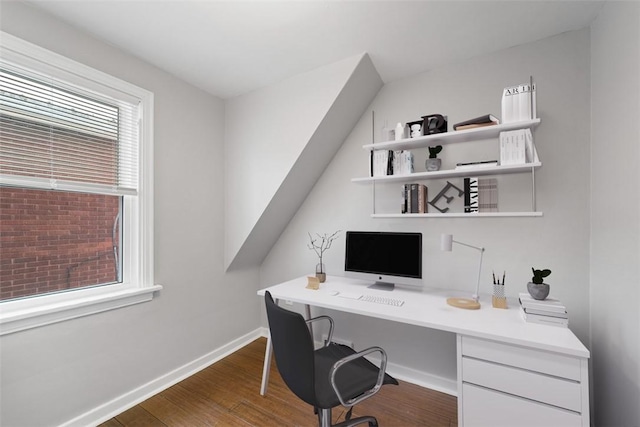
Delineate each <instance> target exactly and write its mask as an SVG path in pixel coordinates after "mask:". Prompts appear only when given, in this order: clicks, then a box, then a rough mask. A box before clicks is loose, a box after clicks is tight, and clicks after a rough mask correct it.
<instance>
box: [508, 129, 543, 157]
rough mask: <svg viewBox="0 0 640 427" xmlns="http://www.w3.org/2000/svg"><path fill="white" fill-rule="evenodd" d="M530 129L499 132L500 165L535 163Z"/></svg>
mask: <svg viewBox="0 0 640 427" xmlns="http://www.w3.org/2000/svg"><path fill="white" fill-rule="evenodd" d="M537 161H538V158H537V153H536V152H535V149H534V147H533V135H532V134H531V129H518V130H511V131H505V132H500V164H501V165H502V166H507V165H523V164H525V163H533V162H537Z"/></svg>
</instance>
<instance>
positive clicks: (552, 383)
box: [258, 276, 589, 427]
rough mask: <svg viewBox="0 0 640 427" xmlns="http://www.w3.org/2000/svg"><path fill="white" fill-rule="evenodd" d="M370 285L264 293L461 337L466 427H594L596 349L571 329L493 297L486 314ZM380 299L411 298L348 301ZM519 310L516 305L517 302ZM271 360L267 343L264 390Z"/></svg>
mask: <svg viewBox="0 0 640 427" xmlns="http://www.w3.org/2000/svg"><path fill="white" fill-rule="evenodd" d="M369 283H370V282H365V281H361V280H355V279H347V278H344V277H333V276H329V277H327V281H326V282H325V283H323V284H321V285H320V290H318V291H314V290H310V289H306V285H307V279H306V277H300V278H297V279H294V280H290V281H288V282H284V283H281V284H278V285H275V286H271V287H269V288H266V289H262V290H260V291H258V295H261V296H264V294H265V291H267V290H268V291H269V292H271V295H272V296H273V298H274V299H276V300H286V301H292V302H296V303H300V304H304V305H305V306H306V307H307V314H309V308H308V307H309V306H317V307H323V308H327V309H331V310H338V311H344V312H348V313H355V314H360V315H363V316H370V317H377V318H380V319H386V320H391V321H395V322H400V323H407V324H411V325H417V326H422V327H425V328H432V329H439V330H443V331H448V332H453V333H455V334H456V336H457V370H458V375H457V383H458V423H459V425H460V426H465V425H466V426H471V425H491V426H499V425H504V426H513V425H519V426H525V425H531V426H541V425H544V426H554V425H558V426H573V425H575V426H585V427H586V426H589V377H588V359H589V351H588V350H587V349H586V348H585V346H584V345H583V344H582V343H581V342H580V341H579V340H578V338H577V337H576V336H575V335H574V334H573V332H571V330H569V329H567V328H560V327H555V326H545V325H538V324H531V323H526V322H525V321H524V320H522V318H521V317H520V313H519V311H518V310H519V309H518V307H514V306H512V307H509V309H506V310H505V309H496V308H493V307H492V306H491V301H490V298H488V297H487V298H484V299H481V303H482V307H481V309H480V310H463V309H459V308H454V307H451V306H449V305H447V303H446V298H447V297H448V296H455V295H453V294H452V293H451V292H445V291H442V290H433V289H424V290H414V289H404V288H396V289H395V290H394V291H393V292H391V293H389V292H388V291H382V290H374V289H369V288H367V285H368V284H369ZM335 292H342V293H343V294H351V295H353V294H372V295H382V296H388V297H392V298H396V299H401V300H404V304H403V305H402V306H401V307H395V306H390V305H385V304H376V303H370V302H363V301H358V300H356V299H352V298H342V297H340V294H338V295H333V294H334V293H335ZM512 305H514V304H512ZM270 360H271V342H270V341H269V342H268V343H267V350H266V353H265V365H264V370H263V379H262V380H263V384H262V390H261V393H262V394H264V393H265V392H266V385H267V382H268V376H269V363H270Z"/></svg>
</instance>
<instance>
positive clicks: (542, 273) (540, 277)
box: [531, 267, 551, 285]
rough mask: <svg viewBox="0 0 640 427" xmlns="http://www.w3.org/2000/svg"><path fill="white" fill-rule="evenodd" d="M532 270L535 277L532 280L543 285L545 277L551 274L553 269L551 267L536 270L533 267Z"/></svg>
mask: <svg viewBox="0 0 640 427" xmlns="http://www.w3.org/2000/svg"><path fill="white" fill-rule="evenodd" d="M531 271H533V278H532V279H531V281H532V282H533V283H535V284H536V285H541V284H542V283H543V282H544V278H545V277H547V276H549V275H550V274H551V270H549V269H544V270H535V269H534V268H533V267H531Z"/></svg>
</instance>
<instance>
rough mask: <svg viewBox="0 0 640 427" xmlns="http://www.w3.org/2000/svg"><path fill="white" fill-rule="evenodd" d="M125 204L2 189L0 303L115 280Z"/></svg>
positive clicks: (108, 198)
mask: <svg viewBox="0 0 640 427" xmlns="http://www.w3.org/2000/svg"><path fill="white" fill-rule="evenodd" d="M120 202H121V198H120V196H105V195H98V194H85V193H72V192H63V191H47V190H34V189H21V188H11V187H2V188H0V300H8V299H14V298H20V297H25V296H33V295H41V294H45V293H51V292H57V291H62V290H67V289H75V288H81V287H87V286H93V285H99V284H107V283H114V282H116V280H117V274H116V263H115V257H114V253H113V245H114V240H113V238H112V234H113V224H114V221H115V219H116V217H117V215H118V212H119V210H120ZM117 231H118V232H119V229H117ZM118 240H119V238H118V233H116V240H115V244H116V245H118V246H119V241H118ZM118 251H119V249H118Z"/></svg>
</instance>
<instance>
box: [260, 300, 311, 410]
mask: <svg viewBox="0 0 640 427" xmlns="http://www.w3.org/2000/svg"><path fill="white" fill-rule="evenodd" d="M264 300H265V304H266V307H267V318H268V320H269V330H270V331H271V342H272V345H273V352H274V354H275V357H276V365H277V366H278V371H280V375H281V376H282V379H283V380H284V382H285V383H286V384H287V387H289V388H290V389H291V391H292V392H294V393H295V394H296V396H298V397H299V398H300V399H302V400H304V401H305V402H307V403H308V404H310V405H313V406H314V407H315V406H317V405H316V393H315V373H314V370H315V365H314V348H313V340H312V338H311V334H310V333H309V328H308V327H307V323H306V322H305V320H304V317H302V315H300V314H299V313H294V312H292V311H289V310H286V309H284V308H282V307H280V306H278V305H277V304H276V303H275V302H274V301H273V297H272V296H271V294H270V293H269V291H267V292H265V296H264Z"/></svg>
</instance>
